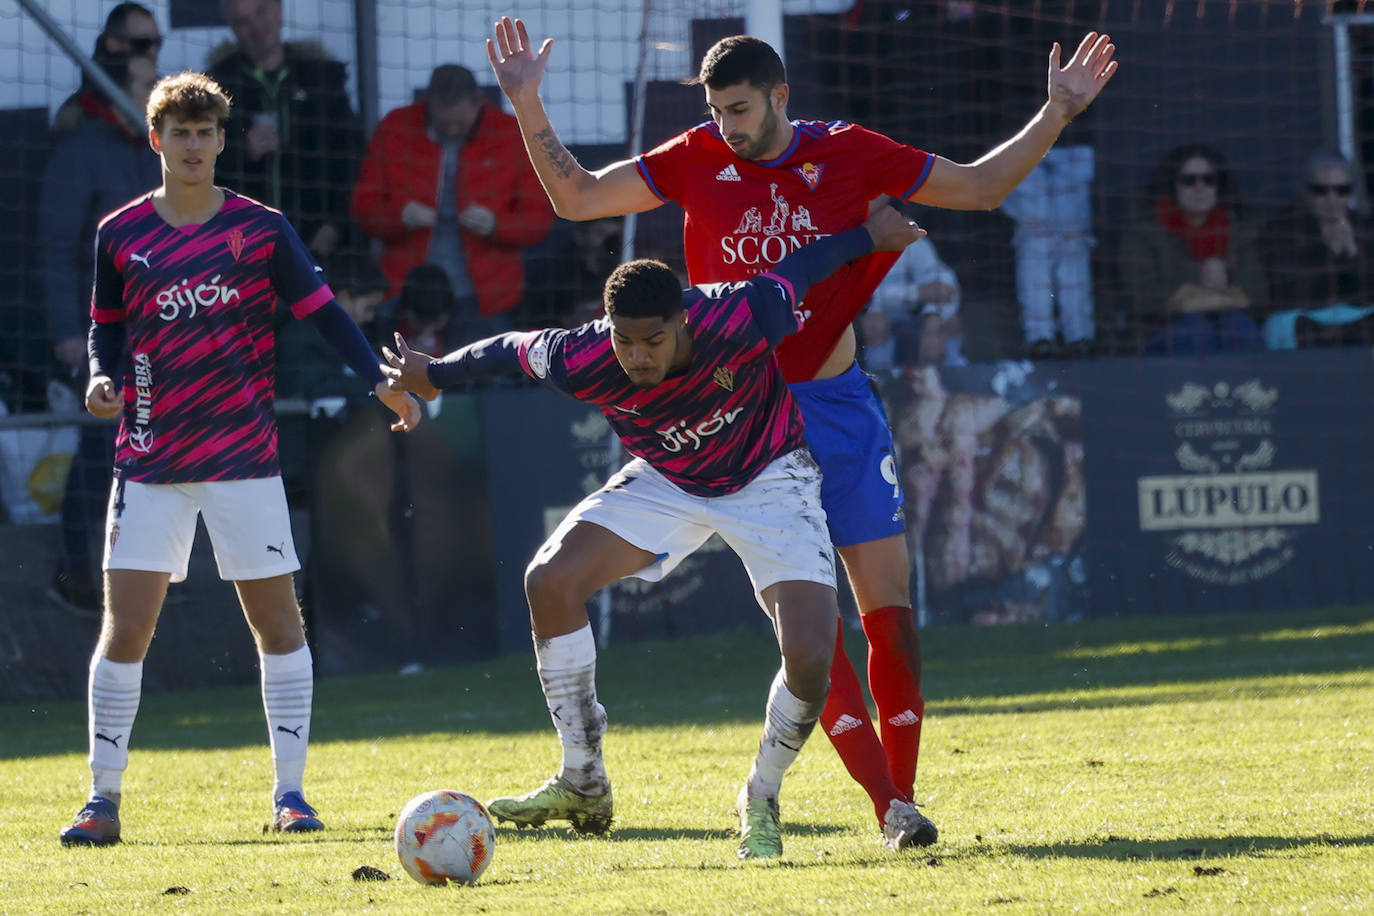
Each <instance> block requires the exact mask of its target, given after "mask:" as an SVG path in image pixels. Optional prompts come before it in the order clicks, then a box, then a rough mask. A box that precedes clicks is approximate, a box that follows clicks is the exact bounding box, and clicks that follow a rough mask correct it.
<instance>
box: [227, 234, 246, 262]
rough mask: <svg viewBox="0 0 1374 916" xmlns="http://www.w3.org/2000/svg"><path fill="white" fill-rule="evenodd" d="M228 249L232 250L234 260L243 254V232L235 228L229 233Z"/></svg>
mask: <svg viewBox="0 0 1374 916" xmlns="http://www.w3.org/2000/svg"><path fill="white" fill-rule="evenodd" d="M229 250H230V251H231V252H233V254H234V260H235V261H237V260H238V259H239V255H241V254H243V233H242V232H240V231H239V230H237V229H235V230H234V231H232V232H230V233H229Z"/></svg>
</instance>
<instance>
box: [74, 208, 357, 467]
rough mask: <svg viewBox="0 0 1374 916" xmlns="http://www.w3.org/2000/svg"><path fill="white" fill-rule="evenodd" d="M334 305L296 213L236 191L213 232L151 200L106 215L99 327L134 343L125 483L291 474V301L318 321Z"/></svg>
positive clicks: (300, 313) (121, 449) (123, 446)
mask: <svg viewBox="0 0 1374 916" xmlns="http://www.w3.org/2000/svg"><path fill="white" fill-rule="evenodd" d="M333 298H334V294H333V293H332V292H331V291H330V289H329V286H328V285H327V284H326V283H325V282H324V278H323V276H322V275H321V273H320V270H319V268H318V267H317V266H316V264H315V261H314V259H313V258H312V257H311V255H310V253H309V251H308V250H307V249H306V247H305V245H304V243H303V242H302V241H301V239H300V236H299V235H297V234H296V231H295V230H294V229H292V228H291V225H290V223H288V222H287V221H286V219H285V217H283V216H282V214H281V213H280V212H279V211H277V210H273V209H272V208H270V207H266V206H263V205H262V204H260V203H258V202H257V201H255V200H252V199H251V198H247V197H242V196H240V195H238V194H235V193H234V192H232V191H229V190H225V191H224V205H223V206H222V207H220V209H219V212H218V213H216V214H215V215H214V216H212V217H211V218H210V219H209V220H207V221H206V222H205V223H202V224H200V225H193V226H182V227H179V228H178V227H173V226H171V225H170V224H168V223H167V222H166V221H165V220H164V219H163V218H162V217H161V216H159V215H158V213H157V211H156V210H155V209H154V208H153V201H152V195H151V194H148V195H144V196H143V197H140V198H137V199H136V200H134V201H132V202H130V203H129V204H127V205H125V206H124V207H122V208H120V209H119V210H116V211H114V212H113V213H111V214H109V215H108V216H106V217H105V219H104V220H102V221H101V223H100V227H99V229H98V230H97V232H96V267H95V285H94V290H93V292H92V294H91V318H92V319H93V320H94V321H96V322H99V323H102V324H111V323H116V322H122V323H123V324H124V326H125V329H126V332H127V335H128V343H127V346H126V350H125V357H124V360H123V367H124V379H123V385H124V414H123V417H122V418H121V420H120V424H119V434H118V437H117V439H116V440H115V473H116V474H117V475H119V476H120V477H121V478H123V479H125V480H135V481H139V482H142V483H156V484H168V483H192V482H199V481H207V480H247V479H253V478H261V477H271V476H274V475H276V474H278V473H280V471H279V467H278V460H277V421H276V414H275V410H274V401H273V379H274V373H275V359H276V352H275V351H276V346H275V343H276V339H275V333H274V331H273V322H274V318H275V316H276V313H277V306H278V301H279V300H280V301H281V302H282V303H284V304H285V305H287V306H289V307H290V309H291V312H292V314H293V315H294V316H295V317H297V318H304V317H305V316H306V315H309V314H310V313H311V312H313V311H315V310H316V309H318V308H320V307H321V306H323V305H325V304H327V303H329V302H330V301H332V300H333Z"/></svg>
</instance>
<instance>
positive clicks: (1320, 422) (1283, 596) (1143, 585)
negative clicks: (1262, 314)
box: [1081, 349, 1374, 613]
mask: <svg viewBox="0 0 1374 916" xmlns="http://www.w3.org/2000/svg"><path fill="white" fill-rule="evenodd" d="M1081 372H1082V381H1081V389H1082V391H1083V412H1084V424H1083V426H1084V434H1085V453H1086V455H1087V461H1086V467H1087V490H1088V494H1089V497H1088V521H1089V527H1090V528H1091V529H1092V531H1093V532H1094V539H1093V552H1092V555H1091V558H1092V562H1091V563H1090V565H1089V570H1090V573H1089V581H1090V584H1091V586H1092V593H1093V603H1094V606H1095V607H1096V608H1097V609H1098V610H1099V611H1100V612H1103V613H1113V612H1118V613H1125V612H1144V613H1179V612H1202V611H1217V610H1251V609H1264V608H1284V607H1310V606H1316V605H1322V604H1332V603H1341V602H1353V601H1368V600H1370V599H1371V598H1374V574H1372V573H1371V564H1370V563H1369V555H1370V551H1371V549H1372V548H1374V487H1372V486H1371V480H1374V478H1372V477H1371V473H1370V472H1371V463H1372V462H1374V457H1372V456H1374V433H1371V428H1370V423H1369V421H1368V418H1369V417H1370V416H1371V408H1374V403H1371V401H1374V365H1371V360H1370V354H1369V351H1368V350H1363V349H1359V350H1356V349H1333V350H1321V351H1296V352H1285V353H1270V354H1266V355H1265V356H1264V358H1262V359H1255V358H1254V357H1253V356H1244V357H1242V356H1237V357H1211V358H1207V359H1153V360H1152V359H1129V360H1112V361H1104V362H1099V363H1092V364H1085V365H1084V366H1082V368H1081Z"/></svg>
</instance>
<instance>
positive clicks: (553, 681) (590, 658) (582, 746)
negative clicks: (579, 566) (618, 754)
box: [534, 624, 610, 795]
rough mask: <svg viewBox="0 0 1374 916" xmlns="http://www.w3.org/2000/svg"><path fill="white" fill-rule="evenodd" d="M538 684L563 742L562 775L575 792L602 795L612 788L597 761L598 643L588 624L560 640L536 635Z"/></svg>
mask: <svg viewBox="0 0 1374 916" xmlns="http://www.w3.org/2000/svg"><path fill="white" fill-rule="evenodd" d="M534 657H535V661H536V662H537V664H538V669H539V683H540V685H541V686H542V687H543V688H544V701H545V703H547V704H548V707H549V716H550V718H552V719H553V727H554V728H555V729H556V730H557V731H558V740H559V741H560V742H562V744H563V776H564V778H565V779H567V780H568V781H569V782H570V783H572V785H573V788H575V789H577V790H578V791H579V792H585V793H587V794H589V795H601V794H603V793H605V791H606V790H607V789H608V788H609V787H610V780H609V779H608V778H607V776H606V764H605V762H604V761H603V760H602V758H601V736H602V735H604V734H605V733H606V710H605V708H604V707H603V706H602V705H601V704H600V703H598V702H597V701H596V640H595V639H594V638H593V637H592V628H591V624H588V625H587V626H584V627H582V628H581V629H580V630H574V631H573V632H571V633H567V634H565V635H563V636H554V637H552V638H549V639H542V638H540V637H538V636H536V637H534Z"/></svg>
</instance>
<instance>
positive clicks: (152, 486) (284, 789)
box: [61, 73, 420, 846]
mask: <svg viewBox="0 0 1374 916" xmlns="http://www.w3.org/2000/svg"><path fill="white" fill-rule="evenodd" d="M228 117H229V99H228V97H227V96H225V94H224V91H223V90H222V89H221V88H220V86H219V85H218V84H217V83H215V82H214V81H213V80H211V79H210V78H209V77H207V76H204V75H202V74H199V73H181V74H178V75H177V76H170V77H167V78H165V79H163V80H161V81H159V82H158V83H157V85H156V86H154V87H153V91H152V95H151V96H150V98H149V100H148V110H147V118H148V125H149V129H148V142H149V143H150V144H151V145H152V147H153V150H154V152H156V153H158V155H159V156H160V157H161V159H162V186H161V187H160V188H158V189H157V190H155V191H152V192H150V193H148V194H145V195H143V196H142V197H138V198H136V199H134V200H133V201H131V202H130V203H128V204H126V205H125V206H124V207H121V208H120V209H118V210H116V211H114V212H113V213H111V214H109V215H108V216H106V217H105V219H104V220H102V221H101V223H100V226H99V228H98V229H97V231H96V266H95V285H94V291H93V292H92V296H91V318H92V319H93V321H92V324H91V330H90V343H89V350H90V366H91V380H90V384H89V386H88V387H87V389H86V408H87V409H88V410H89V411H90V412H91V413H93V414H95V415H96V416H99V417H107V418H113V417H116V416H118V417H120V418H121V419H120V425H119V433H118V435H117V438H116V440H115V482H114V487H113V489H112V492H111V494H110V508H109V513H108V516H107V519H106V529H107V530H106V546H105V560H104V568H105V614H104V621H103V623H102V625H101V631H100V640H99V642H98V643H97V645H96V648H95V653H94V654H93V655H92V657H91V670H90V696H89V701H90V720H89V722H90V733H89V740H90V764H91V777H92V780H91V781H92V785H91V797H90V800H89V801H88V802H87V803H86V806H85V807H84V808H83V809H82V810H81V812H80V813H79V814H78V815H77V816H76V820H75V821H74V822H73V823H72V824H71V825H70V826H68V827H67V828H65V829H64V830H63V831H62V833H61V840H62V843H63V845H85V846H101V845H107V844H110V843H117V842H119V839H120V820H119V804H120V801H121V797H122V782H123V776H124V770H125V768H126V767H127V766H128V762H129V739H130V733H131V731H132V730H133V724H134V717H135V715H136V714H137V712H138V704H139V698H140V696H141V693H142V682H143V658H144V656H145V655H147V652H148V645H149V643H150V642H151V641H152V638H153V631H154V629H155V627H156V626H157V619H158V615H159V614H161V612H162V604H163V599H164V598H165V597H166V595H167V584H168V582H169V581H171V580H175V581H181V580H182V579H185V578H186V569H187V564H188V561H189V559H190V555H191V544H192V541H193V540H194V537H195V531H196V516H197V515H200V516H202V517H203V518H204V519H205V527H206V529H207V530H208V531H209V533H210V539H211V541H212V542H213V544H214V548H215V559H216V561H217V563H218V565H219V572H220V575H221V576H222V577H223V578H225V579H229V580H232V581H233V583H234V587H235V589H236V590H237V591H238V596H239V602H240V603H241V604H242V606H243V614H244V617H245V618H246V619H247V621H248V626H249V629H251V630H252V633H253V639H254V641H255V642H256V644H257V649H258V658H259V661H260V663H261V666H262V697H263V706H264V709H265V710H266V713H267V730H268V736H269V739H270V744H271V748H272V763H273V767H274V770H275V786H274V789H273V793H272V798H273V819H272V825H273V827H274V828H275V829H276V830H278V831H284V832H291V833H295V832H301V831H309V830H319V829H321V828H322V827H323V824H322V823H321V822H320V820H319V818H318V816H317V814H316V812H315V809H314V808H312V807H311V806H310V805H308V804H306V801H305V798H304V795H303V789H302V780H303V774H304V772H305V755H306V744H307V742H308V741H309V737H310V707H311V701H312V696H313V668H314V666H313V662H312V659H311V654H310V647H309V646H307V645H306V642H305V630H304V627H303V624H302V622H301V613H300V608H299V607H298V606H297V604H296V593H295V588H294V587H293V583H292V573H294V572H295V571H296V570H297V569H299V568H300V563H299V562H298V561H297V559H296V550H295V547H294V546H293V543H292V538H291V525H290V519H289V517H288V515H287V508H286V493H285V490H284V489H283V488H282V482H281V472H280V470H279V468H278V460H277V422H276V414H275V408H274V398H273V373H274V364H275V360H276V355H275V352H274V351H275V340H274V336H273V330H272V329H273V320H274V316H275V313H276V311H277V308H278V307H279V305H280V306H285V307H289V308H290V309H291V313H292V314H293V315H294V316H295V317H297V318H305V317H307V316H308V317H309V318H310V319H311V321H312V322H314V324H315V326H316V327H317V328H318V329H319V331H320V333H321V334H322V335H323V336H324V337H325V339H327V340H328V341H329V342H330V343H331V344H333V345H334V347H335V349H337V350H338V351H339V354H340V356H342V357H343V358H344V360H345V361H346V362H347V363H348V364H349V365H350V366H351V367H352V368H353V370H354V371H355V372H356V373H357V374H358V375H359V376H361V377H362V378H364V379H368V380H370V381H371V382H372V383H373V384H374V386H375V391H376V393H377V397H378V398H380V399H381V400H382V402H383V403H385V404H386V405H387V407H389V408H391V410H393V411H394V412H395V413H396V414H397V416H398V417H399V419H398V420H397V421H396V423H395V424H393V426H392V429H396V430H400V429H410V428H412V427H413V426H414V425H415V424H416V423H417V422H418V421H419V419H420V406H419V404H417V403H416V402H415V400H414V399H413V398H410V397H408V396H407V395H404V394H400V393H397V392H393V391H391V390H390V389H389V388H388V387H387V385H386V382H385V379H383V378H382V374H381V370H380V368H379V366H378V361H377V359H376V357H375V355H374V354H373V352H372V350H371V348H370V347H369V346H368V343H367V340H366V339H365V338H364V337H363V335H362V332H361V331H359V330H358V326H357V325H356V324H354V323H353V319H351V318H349V317H348V314H347V313H346V312H344V310H343V309H342V308H341V307H340V306H339V304H338V303H337V302H335V301H334V295H333V293H332V292H330V289H329V287H328V286H327V285H326V284H325V282H324V279H323V277H322V276H321V275H320V270H319V268H318V267H317V266H316V265H315V262H314V260H313V259H312V258H311V256H310V254H309V253H308V252H307V251H306V249H305V245H304V244H303V243H302V242H301V239H300V237H299V236H298V235H297V234H296V232H295V230H294V229H292V228H291V225H290V224H289V223H288V222H287V221H286V219H285V218H284V217H283V216H282V214H281V213H280V212H279V211H277V210H273V209H271V208H270V207H265V206H263V205H262V204H259V203H257V202H256V201H253V200H250V199H248V198H246V197H240V196H239V195H237V194H235V193H234V192H233V191H230V190H227V189H224V188H219V187H216V186H215V183H214V178H215V159H216V157H218V155H219V154H220V153H221V152H222V151H223V149H224V124H225V121H226V120H227V119H228ZM116 378H118V379H120V383H119V384H116V382H115V379H116Z"/></svg>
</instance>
